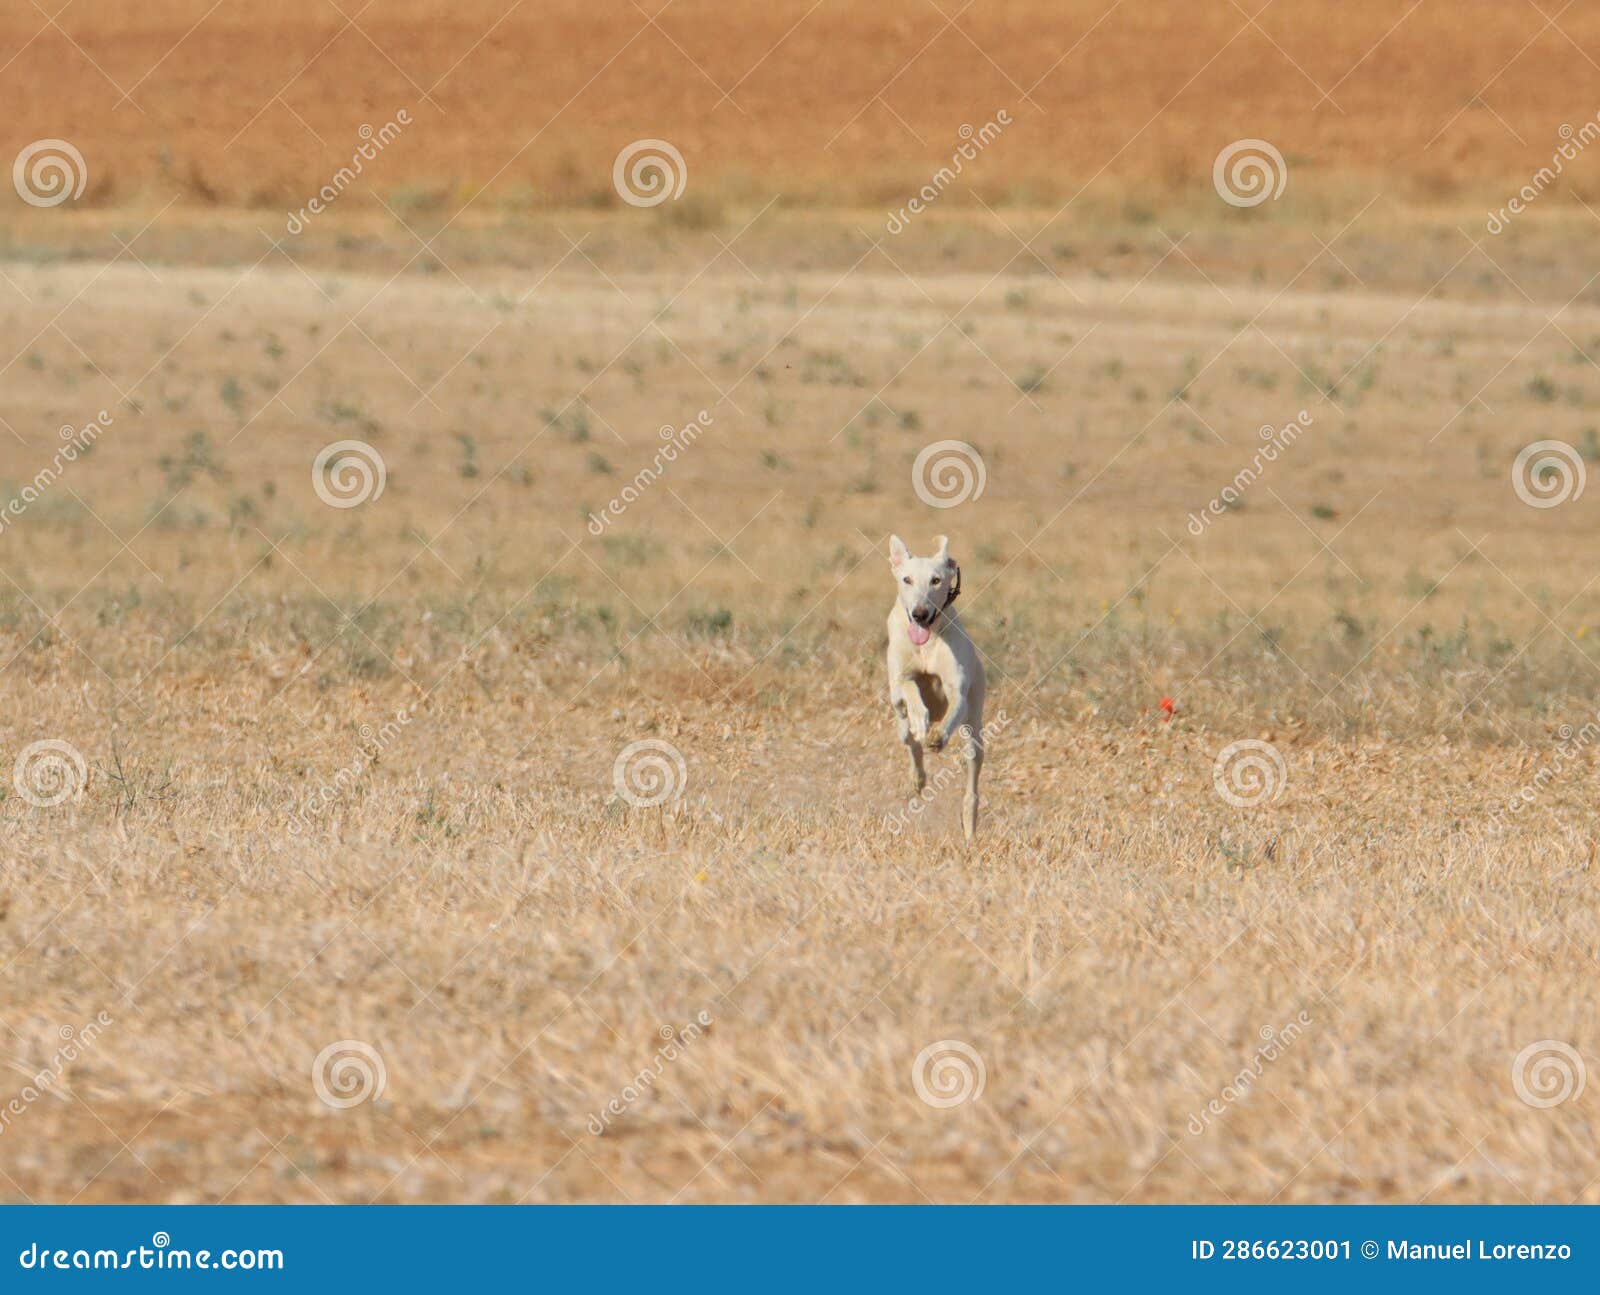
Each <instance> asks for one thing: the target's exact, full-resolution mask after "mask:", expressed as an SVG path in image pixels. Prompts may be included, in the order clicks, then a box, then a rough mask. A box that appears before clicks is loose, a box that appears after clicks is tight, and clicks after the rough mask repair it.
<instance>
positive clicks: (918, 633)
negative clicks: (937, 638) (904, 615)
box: [906, 621, 932, 647]
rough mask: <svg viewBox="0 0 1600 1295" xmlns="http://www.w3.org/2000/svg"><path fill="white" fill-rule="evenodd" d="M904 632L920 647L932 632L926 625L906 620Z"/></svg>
mask: <svg viewBox="0 0 1600 1295" xmlns="http://www.w3.org/2000/svg"><path fill="white" fill-rule="evenodd" d="M906 633H907V634H908V635H909V636H910V638H911V641H912V642H913V643H915V644H916V645H917V646H918V647H921V646H922V645H923V644H924V643H926V642H927V641H928V639H929V637H930V636H931V633H932V632H931V631H930V630H929V629H928V628H927V627H926V626H924V625H918V624H917V623H916V621H907V622H906Z"/></svg>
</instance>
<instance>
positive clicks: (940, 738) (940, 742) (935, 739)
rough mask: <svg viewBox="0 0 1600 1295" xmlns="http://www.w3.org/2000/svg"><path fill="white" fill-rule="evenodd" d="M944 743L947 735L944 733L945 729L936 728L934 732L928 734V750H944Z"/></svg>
mask: <svg viewBox="0 0 1600 1295" xmlns="http://www.w3.org/2000/svg"><path fill="white" fill-rule="evenodd" d="M944 744H945V735H944V730H943V729H935V730H934V731H933V732H932V733H929V734H928V741H927V747H928V750H930V751H943V750H944Z"/></svg>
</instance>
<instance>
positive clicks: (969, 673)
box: [889, 535, 983, 841]
mask: <svg viewBox="0 0 1600 1295" xmlns="http://www.w3.org/2000/svg"><path fill="white" fill-rule="evenodd" d="M934 542H935V544H936V545H937V546H938V548H937V551H936V552H935V553H934V555H933V556H932V557H931V558H914V557H912V556H911V553H910V551H909V550H908V549H907V548H906V546H905V543H904V541H902V540H901V538H900V537H899V536H898V535H891V536H890V537H889V566H890V567H891V568H892V569H893V570H894V576H895V580H896V582H897V584H896V592H897V594H898V597H897V598H896V599H895V604H894V608H893V610H892V611H890V613H889V704H890V705H891V706H893V707H894V713H895V716H896V718H897V719H898V720H899V723H900V740H901V741H902V742H904V743H905V745H906V747H907V748H908V749H909V750H910V752H911V784H912V790H913V792H920V791H921V790H922V789H923V788H924V787H925V786H927V783H928V777H927V774H926V773H924V772H923V768H922V748H923V747H924V746H927V748H928V749H929V750H930V751H942V750H944V748H945V746H946V744H947V743H949V741H950V739H951V738H953V737H955V736H956V734H957V733H959V734H960V735H961V739H962V742H963V745H964V749H963V752H962V754H963V755H964V756H965V757H966V762H967V794H966V796H965V798H964V799H963V800H962V802H961V828H962V830H963V831H964V832H965V833H966V838H967V840H969V841H970V840H972V834H973V833H974V832H976V831H977V830H978V772H979V770H980V769H982V768H983V662H982V661H980V660H979V659H978V650H977V648H975V647H973V645H972V640H971V639H969V638H968V637H967V631H966V630H965V629H963V628H962V625H961V620H960V618H959V617H958V616H957V615H956V613H955V611H954V609H953V608H952V607H951V604H952V603H954V602H955V600H956V595H957V594H959V593H960V592H961V568H960V567H958V566H957V565H956V562H955V559H954V558H952V557H951V556H950V541H949V539H948V537H946V536H944V535H940V536H938V537H937V539H936V540H935V541H934Z"/></svg>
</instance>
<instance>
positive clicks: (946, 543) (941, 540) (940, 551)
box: [933, 535, 950, 562]
mask: <svg viewBox="0 0 1600 1295" xmlns="http://www.w3.org/2000/svg"><path fill="white" fill-rule="evenodd" d="M933 544H934V549H933V560H934V561H935V562H949V561H950V537H949V536H948V535H935V536H934V537H933Z"/></svg>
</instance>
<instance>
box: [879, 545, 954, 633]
mask: <svg viewBox="0 0 1600 1295" xmlns="http://www.w3.org/2000/svg"><path fill="white" fill-rule="evenodd" d="M934 543H935V545H936V546H937V549H936V551H935V553H934V555H933V556H932V557H931V558H914V557H912V556H911V551H910V550H909V549H907V548H906V546H905V541H904V540H902V539H901V538H900V537H899V536H898V535H891V536H890V537H889V567H890V569H891V570H893V572H894V578H895V581H896V585H895V589H896V593H897V594H898V595H899V598H900V606H901V607H902V608H903V609H904V610H905V614H906V622H907V623H906V633H907V634H908V635H910V637H911V641H912V642H913V643H915V644H917V645H918V646H920V645H922V644H923V643H926V642H927V641H928V636H929V635H930V634H932V633H933V627H934V623H935V622H936V621H937V620H938V619H939V616H940V614H941V613H942V612H943V611H944V609H945V608H946V607H948V606H949V605H950V604H951V603H953V602H954V601H955V600H956V595H957V594H958V593H960V592H961V568H960V567H958V566H957V565H956V560H955V559H954V558H953V557H951V556H950V540H949V538H948V537H947V536H944V535H940V536H938V537H937V538H936V539H935V540H934Z"/></svg>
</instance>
